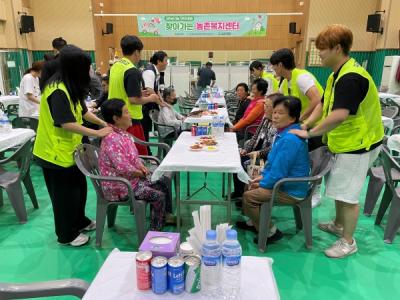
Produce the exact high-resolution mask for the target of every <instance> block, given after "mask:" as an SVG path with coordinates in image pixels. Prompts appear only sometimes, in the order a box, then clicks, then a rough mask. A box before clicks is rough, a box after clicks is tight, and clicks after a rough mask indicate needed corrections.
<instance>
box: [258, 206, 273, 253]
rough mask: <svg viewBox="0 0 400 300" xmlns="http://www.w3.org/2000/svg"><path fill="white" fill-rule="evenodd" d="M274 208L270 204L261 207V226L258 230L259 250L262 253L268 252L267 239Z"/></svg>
mask: <svg viewBox="0 0 400 300" xmlns="http://www.w3.org/2000/svg"><path fill="white" fill-rule="evenodd" d="M271 213H272V207H271V204H270V203H269V202H265V203H263V204H262V205H261V209H260V224H259V228H258V249H259V251H261V252H265V251H266V250H267V239H268V232H269V224H270V223H271Z"/></svg>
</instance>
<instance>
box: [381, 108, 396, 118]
mask: <svg viewBox="0 0 400 300" xmlns="http://www.w3.org/2000/svg"><path fill="white" fill-rule="evenodd" d="M398 114H399V108H398V107H397V106H386V107H384V108H383V109H382V116H384V117H387V118H391V119H393V118H394V117H396V116H397V115H398Z"/></svg>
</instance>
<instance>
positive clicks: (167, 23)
mask: <svg viewBox="0 0 400 300" xmlns="http://www.w3.org/2000/svg"><path fill="white" fill-rule="evenodd" d="M137 20H138V31H139V36H141V37H233V36H235V37H238V36H242V37H263V36H265V35H266V33H267V14H266V13H251V14H209V15H206V14H194V15H189V14H173V15H172V14H168V15H138V16H137Z"/></svg>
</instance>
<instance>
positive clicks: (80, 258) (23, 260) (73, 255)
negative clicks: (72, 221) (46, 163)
mask: <svg viewBox="0 0 400 300" xmlns="http://www.w3.org/2000/svg"><path fill="white" fill-rule="evenodd" d="M191 178H192V180H191V183H192V186H193V189H194V188H195V187H196V186H200V185H201V183H202V178H203V177H202V175H200V174H197V175H196V176H192V177H191ZM32 180H33V182H34V186H35V190H36V193H37V196H38V199H39V203H40V209H38V210H34V209H33V208H32V204H31V202H30V199H29V197H28V196H27V195H25V196H26V197H25V200H26V204H27V209H28V218H29V220H28V223H27V224H24V225H19V224H18V222H17V219H16V217H15V215H14V212H13V210H12V208H11V205H10V203H9V201H8V199H7V196H5V197H4V203H5V204H4V206H3V207H2V208H0V282H6V281H14V282H31V281H40V280H53V279H63V278H71V277H75V278H82V279H85V280H88V281H91V280H92V279H93V278H94V276H95V274H96V272H97V271H98V270H99V268H100V266H101V265H102V263H103V261H104V260H105V258H106V257H107V255H108V254H109V253H110V251H111V250H112V249H114V248H119V249H120V250H123V251H135V250H137V247H138V245H137V242H136V231H135V228H134V223H133V221H132V216H131V215H130V214H129V212H128V209H127V208H126V207H122V208H120V209H119V212H118V216H117V220H116V224H117V225H116V227H115V228H114V229H111V230H109V229H108V228H106V229H105V233H104V238H103V248H102V249H97V248H96V247H95V246H94V240H93V239H94V233H92V234H91V235H92V240H91V242H90V244H89V245H86V246H84V247H81V248H72V247H66V246H60V245H58V244H57V242H56V239H55V234H54V230H53V214H52V208H51V204H50V199H49V197H48V194H47V190H46V187H45V184H44V180H43V178H42V174H41V170H40V168H39V167H38V166H36V165H35V164H33V165H32ZM184 182H185V181H183V180H182V183H184ZM219 182H220V175H215V174H210V175H209V185H210V186H211V187H213V188H214V189H215V190H218V191H220V188H219ZM182 185H183V187H182V193H184V192H185V185H184V184H182ZM88 186H89V194H88V202H87V215H88V216H89V217H91V218H94V217H95V203H96V198H95V193H94V190H93V188H92V186H91V183H90V182H89V183H88ZM206 196H207V195H204V194H203V197H206ZM194 208H195V207H188V208H187V209H186V210H184V212H185V214H186V217H185V218H184V225H185V227H184V231H183V232H187V229H189V228H190V227H191V226H192V223H191V219H190V217H189V216H190V213H189V212H191V210H192V209H194ZM273 215H274V217H275V220H276V223H277V225H278V227H279V228H280V229H281V230H282V231H283V232H284V234H285V237H284V239H283V240H281V241H280V242H278V243H277V244H275V245H272V246H270V247H269V248H268V251H267V253H266V254H260V253H259V252H258V250H257V247H256V245H254V244H253V242H252V240H253V237H254V234H253V233H250V232H244V231H239V237H240V242H241V244H242V247H243V254H244V255H255V256H269V257H272V258H273V259H274V264H273V270H274V273H275V277H276V280H277V283H278V287H279V291H280V295H281V299H283V300H294V299H304V300H314V299H315V300H320V299H323V300H329V299H335V300H340V299H352V300H360V299H400V284H399V283H400V236H398V237H397V239H396V240H395V242H394V244H392V245H387V244H384V243H383V239H382V238H383V228H382V227H378V226H375V225H374V217H375V216H372V217H371V218H367V217H365V216H363V215H362V216H360V221H359V225H358V228H357V232H356V238H357V242H358V246H359V252H358V253H357V254H355V255H353V256H351V257H349V258H346V259H342V260H332V259H328V258H326V257H325V256H324V254H323V253H322V250H323V249H325V248H326V247H328V246H329V245H331V243H333V242H334V241H335V237H333V236H330V235H328V234H327V233H324V232H321V231H319V230H318V229H317V228H316V224H317V222H318V221H319V220H327V219H329V218H332V216H333V202H332V201H330V200H329V199H324V200H323V202H322V205H321V206H319V207H317V208H316V209H314V225H315V226H314V231H313V238H314V239H313V240H314V248H313V250H312V251H307V250H306V249H305V248H304V236H303V232H299V233H298V234H295V226H294V220H293V217H292V211H291V209H290V208H275V209H274V213H273ZM213 216H215V218H214V219H213V223H214V225H215V224H217V223H219V222H223V221H224V218H225V210H224V208H222V207H220V208H214V209H213ZM239 217H240V212H239V211H238V210H237V209H236V208H235V209H234V212H233V220H236V219H238V218H239ZM384 221H385V220H384ZM166 230H168V231H173V230H174V228H173V227H167V228H166ZM185 237H186V235H185ZM132 263H133V262H132ZM51 299H74V298H73V297H60V298H51ZM99 300H101V299H99ZM244 300H247V299H244ZM249 300H251V299H249ZM266 300H267V299H266Z"/></svg>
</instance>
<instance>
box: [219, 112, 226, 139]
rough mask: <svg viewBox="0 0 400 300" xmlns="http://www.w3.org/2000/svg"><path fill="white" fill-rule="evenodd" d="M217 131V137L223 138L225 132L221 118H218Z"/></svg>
mask: <svg viewBox="0 0 400 300" xmlns="http://www.w3.org/2000/svg"><path fill="white" fill-rule="evenodd" d="M218 129H219V133H218V136H219V137H223V136H224V130H225V119H224V117H223V116H220V117H219V123H218Z"/></svg>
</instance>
